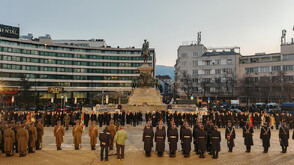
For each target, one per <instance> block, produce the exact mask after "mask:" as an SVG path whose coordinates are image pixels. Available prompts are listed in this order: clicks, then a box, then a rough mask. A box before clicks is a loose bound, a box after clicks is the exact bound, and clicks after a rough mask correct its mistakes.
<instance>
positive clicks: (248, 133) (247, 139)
mask: <svg viewBox="0 0 294 165" xmlns="http://www.w3.org/2000/svg"><path fill="white" fill-rule="evenodd" d="M253 133H254V130H253V127H251V126H250V125H249V121H247V122H246V126H244V127H243V138H244V144H245V145H246V152H248V153H249V152H250V150H251V146H253V138H252V137H253Z"/></svg>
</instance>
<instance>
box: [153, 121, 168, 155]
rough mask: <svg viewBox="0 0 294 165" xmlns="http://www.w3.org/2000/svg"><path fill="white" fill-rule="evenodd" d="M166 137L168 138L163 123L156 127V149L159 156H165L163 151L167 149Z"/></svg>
mask: <svg viewBox="0 0 294 165" xmlns="http://www.w3.org/2000/svg"><path fill="white" fill-rule="evenodd" d="M165 138H166V132H165V129H164V127H163V125H162V123H161V124H159V126H158V129H156V132H155V143H156V151H157V152H158V157H162V156H163V152H164V149H165Z"/></svg>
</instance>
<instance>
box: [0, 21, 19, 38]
mask: <svg viewBox="0 0 294 165" xmlns="http://www.w3.org/2000/svg"><path fill="white" fill-rule="evenodd" d="M0 36H2V37H9V38H19V27H13V26H7V25H2V24H0Z"/></svg>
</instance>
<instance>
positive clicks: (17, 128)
mask: <svg viewBox="0 0 294 165" xmlns="http://www.w3.org/2000/svg"><path fill="white" fill-rule="evenodd" d="M20 128H21V121H17V122H16V127H15V130H14V133H15V136H17V131H18V130H19V129H20ZM0 132H1V131H0ZM14 144H15V152H16V153H18V140H17V137H15V143H14Z"/></svg>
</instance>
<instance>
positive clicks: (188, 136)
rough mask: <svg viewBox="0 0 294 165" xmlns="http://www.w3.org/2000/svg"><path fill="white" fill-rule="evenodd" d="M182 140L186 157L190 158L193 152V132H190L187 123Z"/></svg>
mask: <svg viewBox="0 0 294 165" xmlns="http://www.w3.org/2000/svg"><path fill="white" fill-rule="evenodd" d="M181 140H182V143H183V152H184V157H185V158H189V157H190V151H191V142H192V131H191V130H190V128H189V125H188V124H187V123H186V124H185V128H184V129H183V130H182V137H181Z"/></svg>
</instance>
